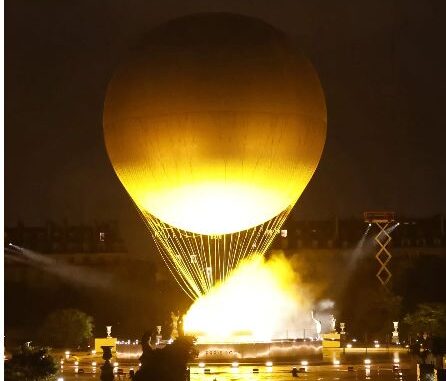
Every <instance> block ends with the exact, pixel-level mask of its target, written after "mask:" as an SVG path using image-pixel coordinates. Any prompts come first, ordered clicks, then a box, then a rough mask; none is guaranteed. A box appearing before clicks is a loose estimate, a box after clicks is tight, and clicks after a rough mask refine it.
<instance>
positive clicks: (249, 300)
mask: <svg viewBox="0 0 446 381" xmlns="http://www.w3.org/2000/svg"><path fill="white" fill-rule="evenodd" d="M298 284H299V279H298V278H297V276H296V274H295V273H294V271H293V269H292V268H291V266H290V264H289V263H288V261H287V260H286V258H285V257H283V256H282V255H278V256H274V257H272V258H271V259H270V260H268V261H266V260H265V259H264V258H263V256H260V255H257V256H254V257H252V258H251V259H247V260H245V261H244V262H242V264H241V265H240V266H239V267H238V268H237V269H236V270H235V271H234V272H233V273H232V274H231V275H230V276H229V277H228V279H227V280H226V281H225V282H224V283H222V284H219V285H217V286H216V287H215V288H213V289H211V290H210V291H209V293H208V294H206V295H204V296H202V297H201V298H199V299H198V300H197V301H195V303H194V304H193V305H192V306H191V308H190V309H189V311H188V312H187V314H186V315H185V317H184V320H183V324H184V330H185V332H186V333H188V334H191V335H195V336H196V337H197V339H198V342H199V343H218V342H251V341H270V340H271V339H274V338H285V337H286V335H287V334H288V335H290V337H297V335H298V334H301V332H300V331H299V332H297V331H296V327H299V328H298V329H299V330H300V329H301V328H302V327H303V328H305V327H308V328H310V327H312V322H311V315H310V309H311V306H310V305H311V298H310V297H309V295H308V294H305V292H304V291H303V290H302V289H299V288H298V287H297V286H296V285H298Z"/></svg>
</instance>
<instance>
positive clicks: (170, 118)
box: [104, 15, 326, 235]
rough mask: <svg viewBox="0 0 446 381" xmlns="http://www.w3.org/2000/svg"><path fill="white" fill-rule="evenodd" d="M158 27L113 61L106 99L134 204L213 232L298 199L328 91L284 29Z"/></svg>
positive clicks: (321, 131)
mask: <svg viewBox="0 0 446 381" xmlns="http://www.w3.org/2000/svg"><path fill="white" fill-rule="evenodd" d="M240 17H242V18H243V22H242V23H239V21H238V20H240ZM213 18H214V19H215V20H218V24H215V23H213V22H212V21H210V20H211V19H213ZM234 20H235V21H234ZM222 22H223V23H225V24H221V23H222ZM217 25H220V26H217ZM221 25H227V27H224V28H222V27H221ZM161 28H166V30H164V29H163V32H161V33H159V31H158V32H157V31H155V32H154V33H155V34H154V36H156V37H154V38H153V39H152V40H150V41H151V42H150V43H148V45H147V46H144V47H142V48H141V49H140V50H139V51H138V53H137V54H136V55H135V56H133V57H131V58H130V59H129V60H128V61H127V62H125V63H124V64H123V65H122V66H121V67H120V68H119V69H118V70H117V72H116V73H115V76H114V78H113V79H112V81H111V82H110V84H109V88H108V91H107V95H106V100H105V105H104V136H105V143H106V147H107V152H108V155H109V157H110V160H111V162H112V164H113V167H114V169H115V171H116V173H117V175H118V177H119V179H120V181H121V182H122V184H123V185H124V187H125V188H126V189H127V191H128V193H129V194H130V196H131V197H132V198H133V200H134V201H135V203H136V204H137V205H138V207H139V208H140V209H141V212H142V213H146V214H151V215H153V216H154V217H155V218H157V219H159V220H161V221H163V222H164V223H166V224H168V225H171V226H173V227H176V228H178V229H182V230H185V231H189V232H193V233H196V234H206V235H213V234H228V233H234V232H238V231H242V230H246V229H249V228H252V227H254V226H258V225H261V224H263V223H265V222H266V221H268V220H270V219H272V218H273V217H274V216H276V215H278V214H279V213H281V212H283V211H284V210H286V209H287V208H288V207H290V206H292V205H294V203H295V202H296V200H297V199H298V198H299V196H300V195H301V193H302V192H303V190H304V188H305V187H306V185H307V183H308V182H309V181H310V179H311V177H312V175H313V173H314V171H315V169H316V167H317V165H318V162H319V159H320V157H321V154H322V150H323V147H324V143H325V135H326V107H325V99H324V94H323V91H322V88H321V85H320V82H319V79H318V76H317V74H316V72H315V70H314V69H313V67H312V66H311V64H310V63H309V62H308V60H307V59H306V58H305V57H304V56H303V55H302V54H301V53H299V52H298V51H295V50H294V49H291V48H290V45H289V44H288V41H287V40H286V38H285V37H284V36H283V34H282V33H280V32H278V31H276V30H274V28H272V27H271V26H269V25H267V24H265V23H263V22H262V21H260V20H255V19H251V18H247V17H243V16H235V17H234V16H231V15H202V16H197V17H193V18H190V19H187V18H184V19H178V20H174V21H171V22H169V23H168V25H167V26H166V25H165V26H162V27H161ZM238 28H241V29H242V30H240V29H238ZM191 33H192V35H193V37H192V38H186V37H185V35H188V36H191ZM221 33H223V34H224V35H225V36H224V38H223V39H222V35H221ZM214 38H215V40H214ZM223 40H224V43H223V42H222V41H223ZM254 41H255V42H254ZM241 51H243V54H240V52H241Z"/></svg>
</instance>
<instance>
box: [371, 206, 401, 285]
mask: <svg viewBox="0 0 446 381" xmlns="http://www.w3.org/2000/svg"><path fill="white" fill-rule="evenodd" d="M364 221H365V222H367V223H369V224H374V225H375V226H377V227H378V234H376V236H375V241H376V243H377V244H378V247H379V249H378V252H377V253H376V255H375V258H376V260H377V261H378V263H379V265H380V268H379V269H378V272H377V273H376V277H377V278H378V280H379V282H380V283H381V285H382V286H386V285H387V283H389V281H390V278H391V277H392V272H391V271H390V269H389V268H388V267H387V265H388V264H389V262H390V260H391V259H392V254H390V251H389V249H388V247H389V244H390V241H391V240H392V237H391V236H390V234H389V233H390V231H391V228H390V227H389V225H390V223H392V222H394V221H395V213H394V212H365V213H364Z"/></svg>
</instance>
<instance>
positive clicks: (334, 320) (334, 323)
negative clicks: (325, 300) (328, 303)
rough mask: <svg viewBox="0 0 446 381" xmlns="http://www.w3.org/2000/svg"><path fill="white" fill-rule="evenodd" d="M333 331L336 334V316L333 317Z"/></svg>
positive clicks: (331, 320)
mask: <svg viewBox="0 0 446 381" xmlns="http://www.w3.org/2000/svg"><path fill="white" fill-rule="evenodd" d="M330 322H331V331H332V332H336V318H335V317H334V315H331V319H330Z"/></svg>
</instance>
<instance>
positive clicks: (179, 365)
mask: <svg viewBox="0 0 446 381" xmlns="http://www.w3.org/2000/svg"><path fill="white" fill-rule="evenodd" d="M151 336H152V335H151V333H146V334H145V335H144V336H143V338H142V340H141V346H142V351H143V352H142V355H141V357H140V358H139V361H140V363H141V366H140V368H139V370H138V371H136V372H135V373H134V375H133V378H132V380H133V381H148V380H157V381H185V380H187V377H188V368H187V364H188V362H189V361H192V360H194V359H195V358H196V356H197V355H198V352H197V351H196V350H195V348H194V339H193V338H192V337H187V336H181V337H179V338H178V339H177V340H175V341H174V342H173V343H172V344H168V345H166V346H165V347H164V348H156V349H154V348H152V347H151V345H150V339H151Z"/></svg>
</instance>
